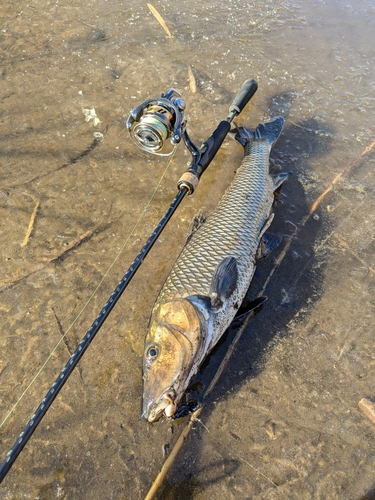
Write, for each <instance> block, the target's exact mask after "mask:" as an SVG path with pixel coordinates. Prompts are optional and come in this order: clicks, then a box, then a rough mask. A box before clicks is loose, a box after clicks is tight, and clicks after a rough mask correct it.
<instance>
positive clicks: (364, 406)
mask: <svg viewBox="0 0 375 500" xmlns="http://www.w3.org/2000/svg"><path fill="white" fill-rule="evenodd" d="M358 406H359V409H360V410H362V412H363V413H364V414H365V415H366V417H367V418H368V419H369V420H371V422H372V423H373V424H375V404H374V403H373V402H372V401H370V400H369V399H367V398H362V399H361V400H360V401H359V403H358Z"/></svg>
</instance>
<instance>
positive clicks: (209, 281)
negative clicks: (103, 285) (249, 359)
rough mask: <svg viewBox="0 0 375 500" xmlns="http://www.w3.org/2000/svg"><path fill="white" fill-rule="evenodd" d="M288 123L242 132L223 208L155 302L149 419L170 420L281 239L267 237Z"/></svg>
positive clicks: (195, 237)
mask: <svg viewBox="0 0 375 500" xmlns="http://www.w3.org/2000/svg"><path fill="white" fill-rule="evenodd" d="M283 124H284V119H283V118H282V117H278V118H275V119H274V120H272V121H270V122H268V123H261V124H260V125H258V127H257V128H256V129H255V130H250V129H247V128H245V127H239V128H238V129H236V131H235V139H236V140H237V141H238V142H240V144H242V146H243V147H244V153H245V154H244V158H243V161H242V163H241V166H240V168H239V169H238V170H237V173H236V175H235V178H234V180H233V181H232V183H231V185H230V186H229V188H228V189H227V191H226V192H225V194H224V196H223V198H222V199H221V201H220V203H219V205H218V207H217V208H216V210H215V211H214V212H213V214H212V215H211V216H210V217H208V218H207V219H206V220H200V221H198V223H197V224H194V226H195V231H194V233H193V234H192V235H190V236H189V238H188V241H187V243H186V245H185V247H184V249H183V250H182V252H181V254H180V256H179V258H178V259H177V261H176V263H175V264H174V266H173V268H172V270H171V272H170V274H169V276H168V278H167V279H166V281H165V283H164V285H163V287H162V289H161V291H160V293H159V296H158V297H157V299H156V302H155V305H154V308H153V312H152V315H151V319H150V324H149V329H148V334H147V336H146V342H145V350H144V357H143V409H142V416H143V417H144V418H146V419H147V420H148V421H149V422H154V421H156V420H158V419H159V418H160V417H161V416H162V415H165V416H167V417H171V416H172V415H173V414H174V413H175V411H176V409H177V406H178V404H179V402H180V400H181V398H182V396H183V394H184V392H185V390H186V388H187V387H188V385H189V382H190V381H191V379H192V377H193V376H194V375H195V374H196V373H197V371H198V369H199V367H200V365H201V364H202V362H203V360H204V359H205V357H206V356H207V355H208V353H209V352H210V351H211V350H212V348H213V347H214V346H215V345H216V343H217V342H218V340H219V339H220V337H221V336H222V335H223V333H224V332H225V330H226V329H227V328H228V326H229V325H230V324H231V322H232V321H233V319H234V317H235V315H236V313H237V311H238V309H239V307H240V305H241V304H242V302H243V299H244V297H245V295H246V292H247V290H248V288H249V286H250V282H251V280H252V277H253V274H254V271H255V265H256V262H257V260H258V259H259V258H261V257H263V256H265V255H266V254H267V253H268V252H269V251H271V250H272V249H273V248H274V247H275V245H276V244H277V243H276V242H277V241H279V240H280V238H277V237H273V236H272V235H269V234H267V235H265V232H266V230H267V229H268V227H269V225H270V224H271V222H272V220H273V213H272V205H273V201H274V191H275V190H276V189H277V188H278V187H279V186H280V185H281V184H282V183H283V182H284V181H285V180H286V178H287V174H283V173H281V174H276V175H271V174H270V173H269V154H270V151H271V147H272V144H273V143H274V142H275V141H276V139H277V138H278V137H279V135H280V133H281V131H282V128H283Z"/></svg>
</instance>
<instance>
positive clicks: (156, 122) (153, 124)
mask: <svg viewBox="0 0 375 500" xmlns="http://www.w3.org/2000/svg"><path fill="white" fill-rule="evenodd" d="M257 88H258V85H257V83H256V81H255V80H246V82H245V83H244V84H243V85H242V88H241V90H240V91H239V93H238V94H237V96H236V97H235V99H234V101H233V103H232V105H231V106H230V108H229V115H228V116H227V118H226V119H225V120H222V121H221V122H220V123H219V125H218V126H217V128H216V130H214V132H213V133H212V134H211V135H210V137H209V138H208V139H207V140H206V141H205V142H204V143H203V144H202V145H201V147H200V148H198V147H197V146H196V145H195V144H194V142H193V141H192V140H191V139H190V137H189V135H188V133H187V131H186V119H185V116H184V110H185V107H186V104H185V101H184V100H183V99H182V97H181V95H180V94H179V93H178V92H177V91H176V90H174V89H169V90H167V92H166V93H165V94H161V96H160V97H155V98H152V99H147V101H144V102H142V103H141V104H140V105H139V106H137V107H136V108H134V109H133V110H132V111H131V113H130V115H129V117H128V119H127V121H126V128H127V129H128V130H129V133H130V137H131V138H132V140H133V142H135V144H136V145H137V146H138V147H139V148H141V149H142V150H143V151H146V152H148V153H152V154H155V155H161V156H169V155H171V154H172V153H173V152H174V150H175V149H176V147H177V145H178V144H179V142H180V141H181V139H183V141H184V143H185V146H186V147H187V149H188V150H189V152H190V153H191V156H192V160H191V163H190V166H189V169H188V170H187V171H186V172H185V173H184V174H183V175H182V177H181V179H180V180H179V181H178V183H177V186H178V188H179V189H180V190H182V189H186V192H187V193H188V194H192V193H193V192H194V189H195V188H196V186H197V184H198V182H199V178H200V176H201V175H202V173H203V172H204V171H205V170H206V168H207V167H208V165H209V164H210V162H211V161H212V160H213V158H214V156H215V155H216V153H217V152H218V150H219V149H220V146H221V145H222V143H223V141H224V139H225V137H226V135H227V134H228V132H229V130H230V126H231V125H230V124H231V122H232V121H233V119H234V118H235V117H236V116H237V115H239V114H240V113H241V111H242V109H243V108H244V107H245V105H246V104H247V103H248V101H249V100H250V99H251V97H252V96H253V95H254V93H255V92H256V90H257Z"/></svg>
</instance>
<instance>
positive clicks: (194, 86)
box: [188, 64, 197, 94]
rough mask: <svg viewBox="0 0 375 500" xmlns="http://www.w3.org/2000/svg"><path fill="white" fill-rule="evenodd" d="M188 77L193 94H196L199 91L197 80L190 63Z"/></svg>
mask: <svg viewBox="0 0 375 500" xmlns="http://www.w3.org/2000/svg"><path fill="white" fill-rule="evenodd" d="M188 77H189V88H190V91H191V93H192V94H195V93H196V91H197V82H196V80H195V76H194V73H193V70H192V69H191V66H190V64H189V65H188Z"/></svg>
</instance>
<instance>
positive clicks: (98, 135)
mask: <svg viewBox="0 0 375 500" xmlns="http://www.w3.org/2000/svg"><path fill="white" fill-rule="evenodd" d="M107 130H108V125H107V126H106V127H105V128H104V130H103V132H95V134H96V135H95V136H94V140H93V141H92V142H91V144H90V145H89V146H88V147H87V148H86V149H85V150H84V151H82V153H79V154H78V155H77V156H75V157H74V158H70V159H69V160H68V161H67V162H65V163H64V164H63V165H59V166H58V167H55V168H54V169H52V170H50V171H48V172H44V173H43V174H39V175H36V176H35V177H32V178H31V179H28V180H26V181H22V182H17V183H15V184H10V185H8V186H0V189H5V188H7V189H10V188H14V187H17V186H23V185H25V184H30V182H34V181H39V180H40V179H43V177H47V175H50V174H53V173H55V172H58V171H59V170H61V169H63V168H65V167H68V166H69V165H73V164H74V163H77V162H78V161H80V160H82V159H83V158H84V157H85V156H87V155H88V154H89V153H91V151H92V150H93V149H94V148H96V146H97V145H98V144H100V143H101V142H102V140H103V138H104V135H105V134H106V132H107Z"/></svg>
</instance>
